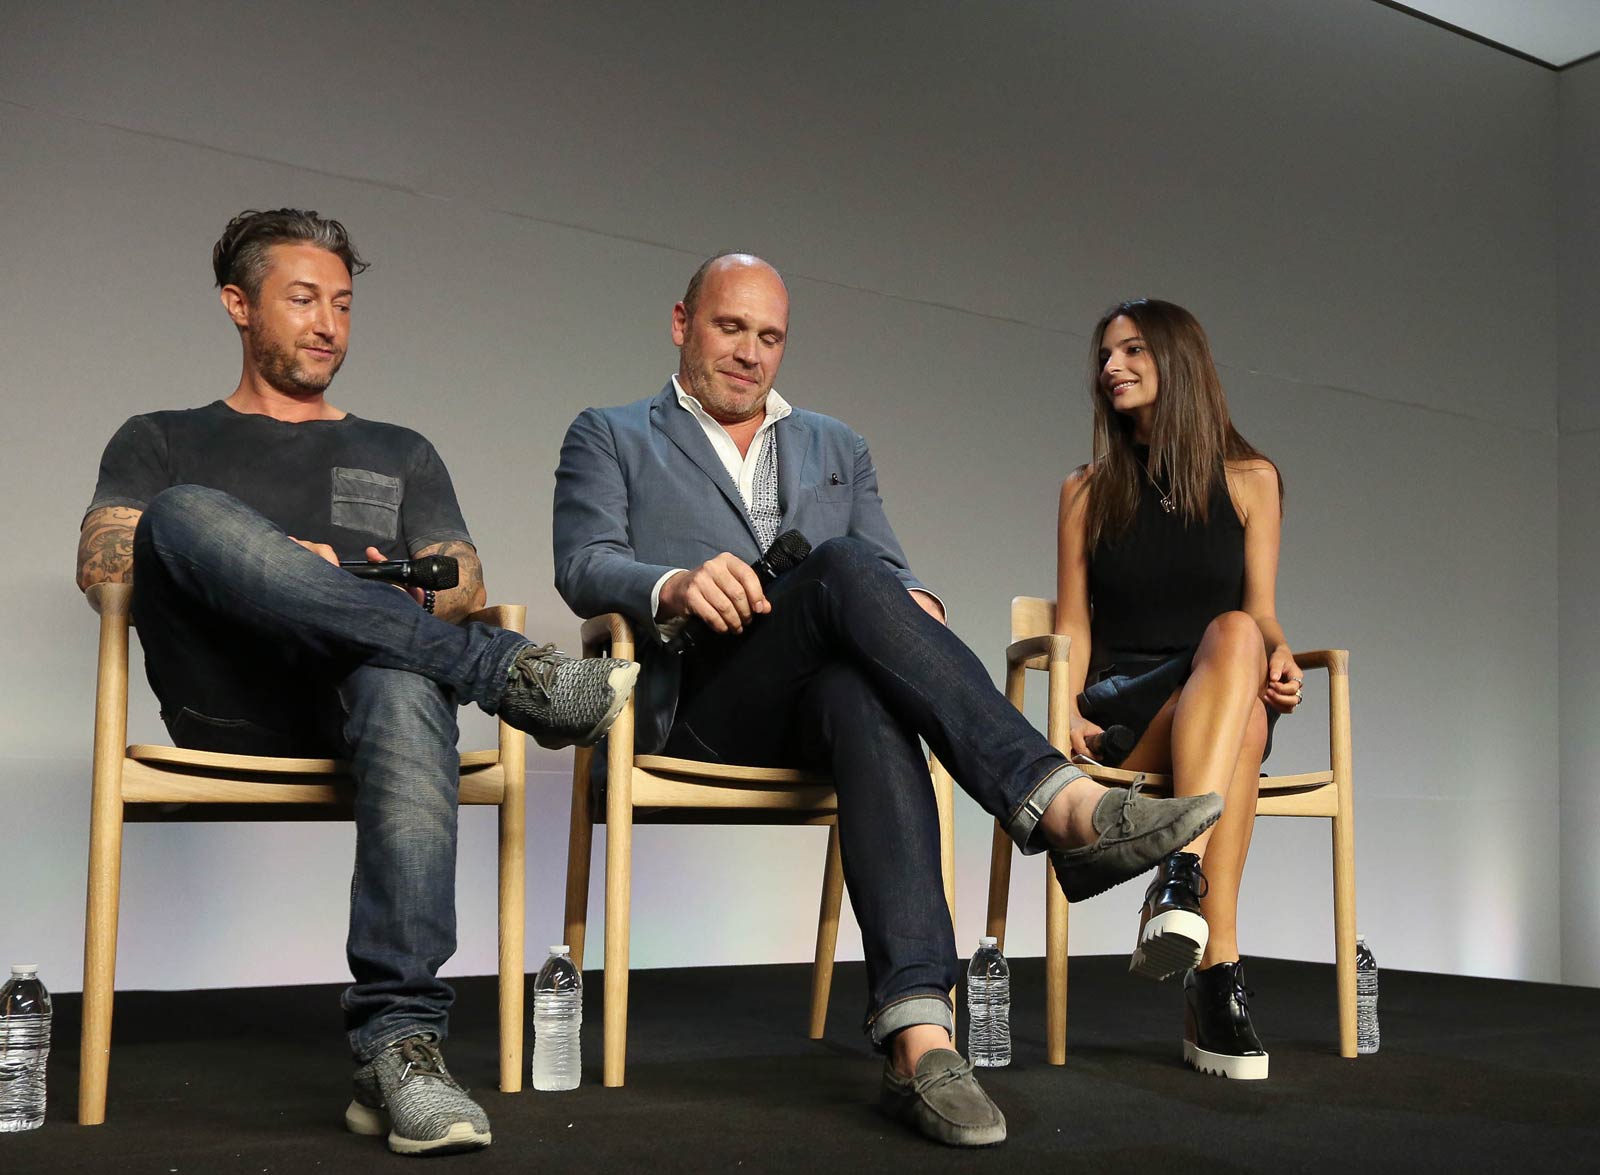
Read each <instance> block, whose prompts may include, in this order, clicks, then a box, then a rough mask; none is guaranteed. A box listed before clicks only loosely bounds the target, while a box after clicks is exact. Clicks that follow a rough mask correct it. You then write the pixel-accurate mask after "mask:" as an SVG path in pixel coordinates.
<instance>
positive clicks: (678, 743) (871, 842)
mask: <svg viewBox="0 0 1600 1175" xmlns="http://www.w3.org/2000/svg"><path fill="white" fill-rule="evenodd" d="M788 321H789V298H788V290H787V288H786V287H785V286H784V283H783V280H782V278H781V277H780V276H779V275H778V273H777V271H776V270H775V269H773V268H772V266H770V265H768V264H767V263H766V262H765V261H762V260H761V259H760V258H758V257H754V256H751V255H749V254H744V253H729V254H719V255H718V256H716V257H713V258H711V259H709V260H708V261H706V262H705V263H704V264H703V265H701V266H700V268H699V269H698V270H697V271H696V272H695V274H694V276H693V277H692V278H691V279H690V281H689V285H688V288H687V289H686V290H685V292H684V296H683V299H682V300H681V301H679V302H678V303H677V304H676V305H675V306H674V307H673V312H672V338H673V342H674V343H675V344H676V345H677V347H678V349H679V362H678V371H677V373H676V374H675V375H674V376H673V377H672V379H671V380H670V381H669V382H668V384H667V386H666V387H665V388H663V389H662V390H661V392H660V393H659V394H657V395H655V396H653V397H650V398H648V399H645V400H640V401H637V402H635V403H632V404H627V405H624V406H622V407H618V408H604V409H599V408H590V409H588V410H586V411H585V412H583V413H582V414H580V415H579V416H578V418H577V419H576V420H575V421H574V422H573V424H572V426H571V427H570V428H569V429H568V431H567V436H566V439H565V441H564V443H563V445H562V450H561V465H560V468H559V470H558V471H557V474H556V492H555V519H554V542H555V567H556V587H557V589H558V590H559V591H560V592H561V595H562V598H564V599H565V600H566V601H567V603H568V604H569V605H570V606H571V607H572V609H573V610H574V611H575V612H577V613H578V614H579V615H582V616H594V615H598V614H600V613H603V612H612V611H616V612H622V613H624V614H626V615H627V616H629V617H630V619H631V620H632V621H633V623H634V625H635V628H636V630H637V631H638V632H639V633H640V636H641V639H640V646H641V649H640V660H641V661H642V662H643V663H644V669H643V671H642V673H641V675H640V681H639V684H638V686H637V687H636V689H635V698H636V699H637V701H636V706H637V712H638V723H637V728H636V742H637V749H638V750H639V751H640V752H642V753H649V752H654V751H659V750H665V751H666V752H668V753H670V754H673V755H678V756H681V757H684V758H693V759H701V760H707V761H712V762H716V761H725V762H731V763H744V764H750V765H756V766H761V765H770V766H780V765H784V766H807V767H814V768H818V769H821V770H825V771H828V772H830V773H831V774H832V776H833V779H834V784H835V788H836V790H837V792H838V797H839V838H840V851H841V856H842V858H843V862H844V871H845V883H846V885H847V887H848V888H849V891H850V900H851V905H852V907H853V908H854V910H855V913H856V919H857V921H858V922H859V924H860V926H861V933H862V942H863V947H864V949H865V954H866V963H867V981H868V988H869V992H868V1002H867V1015H866V1031H867V1033H868V1035H869V1036H870V1037H871V1039H872V1041H873V1043H874V1045H875V1046H877V1047H878V1048H879V1049H881V1050H882V1051H883V1052H884V1053H885V1054H886V1059H885V1064H884V1073H883V1085H882V1093H881V1103H882V1105H883V1108H884V1109H885V1111H886V1112H887V1113H889V1114H890V1116H892V1117H895V1118H897V1119H899V1120H901V1121H904V1122H905V1123H907V1124H908V1125H910V1126H911V1127H912V1128H913V1129H916V1130H918V1131H919V1132H921V1133H922V1134H924V1135H926V1136H927V1137H930V1138H933V1139H935V1140H936V1141H939V1142H943V1143H947V1144H950V1145H955V1146H988V1145H993V1144H995V1143H998V1142H1001V1141H1003V1140H1004V1138H1005V1133H1006V1126H1005V1119H1004V1117H1003V1116H1002V1115H1001V1113H1000V1111H999V1109H998V1108H997V1107H996V1106H995V1105H994V1103H993V1102H992V1101H991V1100H990V1099H989V1097H988V1095H987V1094H985V1093H984V1091H983V1090H982V1089H981V1088H980V1087H979V1085H978V1083H977V1080H976V1078H975V1077H974V1075H973V1073H972V1070H971V1066H970V1065H969V1064H968V1063H967V1062H966V1061H964V1060H963V1059H962V1058H961V1056H960V1055H959V1054H958V1053H957V1052H955V1050H954V1047H953V1044H952V1041H951V1030H952V1026H953V1017H952V1011H951V1007H950V1002H949V991H950V989H951V988H952V987H953V986H954V985H955V983H956V981H957V979H958V977H959V974H960V959H959V957H958V955H957V954H956V948H955V938H954V933H953V930H952V928H951V924H950V913H949V910H948V908H947V907H946V906H945V903H944V895H943V887H942V884H941V879H940V861H939V828H938V813H937V809H936V806H935V803H934V796H933V789H932V786H931V782H930V780H929V778H928V771H927V763H926V760H925V759H924V758H923V753H922V749H921V743H920V740H921V739H924V738H925V739H927V741H928V744H929V745H930V746H931V747H932V748H933V749H934V751H935V753H937V754H938V755H939V757H940V760H941V761H942V762H944V763H945V764H946V765H947V766H948V767H949V768H950V770H951V773H952V775H954V777H955V778H956V780H957V781H958V782H959V783H960V784H961V786H962V787H963V788H964V789H965V790H966V791H967V792H968V793H969V794H970V795H972V796H973V798H974V799H976V800H977V801H978V803H979V804H980V805H982V806H983V807H984V808H985V809H986V810H987V811H989V812H991V813H992V814H994V815H995V816H996V817H998V818H999V819H1000V820H1001V821H1002V822H1003V824H1004V825H1005V827H1006V828H1007V830H1008V831H1009V832H1010V834H1011V835H1012V837H1013V838H1014V839H1015V840H1016V842H1017V843H1018V844H1019V845H1020V846H1021V847H1022V849H1023V851H1024V852H1040V851H1045V850H1048V851H1049V852H1050V857H1051V863H1052V865H1053V866H1054V868H1055V871H1056V875H1057V877H1058V878H1059V879H1060V881H1061V885H1062V888H1063V890H1064V891H1065V892H1066V895H1067V897H1068V898H1069V899H1072V900H1078V899H1081V898H1084V897H1088V896H1091V895H1092V894H1095V893H1099V892H1101V891H1103V890H1105V889H1108V888H1110V887H1111V886H1112V885H1116V884H1118V883H1120V882H1122V881H1126V880H1128V879H1129V878H1131V877H1134V876H1136V875H1137V874H1139V873H1141V872H1143V871H1144V870H1146V869H1148V868H1149V867H1150V866H1152V865H1154V864H1155V863H1156V862H1157V861H1159V860H1160V859H1161V858H1162V857H1164V856H1166V855H1167V853H1169V852H1172V851H1174V850H1176V849H1178V848H1180V847H1182V846H1183V845H1184V844H1187V843H1188V842H1189V841H1190V840H1192V839H1193V837H1194V836H1195V835H1197V834H1198V833H1199V832H1201V831H1203V830H1204V829H1205V828H1206V827H1209V825H1210V824H1211V823H1212V822H1213V821H1215V819H1216V818H1217V815H1218V813H1219V812H1220V810H1221V804H1220V801H1218V800H1217V798H1216V797H1214V796H1199V797H1191V798H1185V799H1174V800H1152V799H1148V798H1146V797H1144V796H1142V795H1138V794H1136V793H1131V792H1127V791H1125V790H1124V789H1120V788H1116V789H1107V788H1104V787H1102V786H1101V785H1100V784H1098V783H1095V782H1094V781H1093V780H1090V779H1088V778H1087V777H1086V776H1084V775H1083V774H1082V773H1081V772H1079V771H1078V770H1077V769H1076V768H1075V767H1073V766H1072V765H1071V764H1070V763H1069V762H1067V760H1066V759H1065V758H1064V757H1063V756H1062V755H1061V754H1060V753H1059V752H1057V751H1056V750H1055V749H1054V748H1052V747H1051V746H1050V745H1049V743H1048V742H1046V741H1045V739H1044V738H1043V737H1042V736H1041V735H1040V734H1039V733H1038V732H1037V731H1036V730H1034V728H1033V727H1032V726H1031V725H1030V724H1029V723H1028V722H1027V720H1026V719H1025V718H1023V717H1022V716H1021V715H1020V714H1019V713H1018V712H1017V710H1016V709H1015V708H1014V707H1012V706H1011V705H1010V704H1009V703H1008V702H1007V701H1006V700H1005V698H1004V697H1003V696H1002V695H1001V694H1000V693H999V692H998V691H996V690H995V688H994V686H993V683H992V682H991V681H990V679H989V675H988V673H987V671H986V670H985V669H984V668H983V665H982V663H981V662H980V661H979V660H978V658H977V657H976V656H974V655H973V653H972V652H971V650H969V649H968V648H967V647H966V646H965V645H963V644H962V643H961V641H960V640H959V639H957V638H956V637H955V636H954V634H952V633H951V632H950V631H949V629H947V628H946V627H945V626H944V623H943V616H944V609H943V606H942V604H941V603H940V602H939V600H938V599H937V598H936V597H935V596H934V595H933V594H932V593H931V592H929V590H928V589H927V588H926V587H924V586H923V584H922V583H921V582H920V581H919V580H918V579H917V578H916V576H914V575H913V574H912V572H911V569H910V567H909V565H908V563H907V560H906V557H905V554H904V552H903V551H902V550H901V547H900V544H899V541H898V540H897V539H896V538H895V536H894V531H893V530H892V529H891V528H890V526H889V521H888V519H887V517H886V516H885V514H884V510H883V502H882V500H881V499H880V498H879V496H878V483H877V474H876V471H875V470H874V468H873V464H872V457H871V454H870V453H869V452H868V450H867V445H866V442H865V441H864V440H862V438H861V437H860V436H859V435H858V434H857V433H856V432H855V431H854V430H853V429H851V428H850V427H849V426H847V425H845V424H843V423H841V422H840V421H838V420H834V419H832V418H831V417H827V416H823V415H820V414H818V413H815V412H807V411H805V410H803V409H799V408H795V407H792V406H791V405H790V404H789V403H788V402H787V401H786V400H784V398H783V397H782V396H780V395H779V394H778V393H777V392H776V391H775V390H774V388H773V384H774V381H775V379H776V377H777V373H778V367H779V364H780V363H781V362H782V359H783V353H784V348H785V346H786V343H787V338H788ZM788 530H798V531H799V532H800V533H802V534H803V535H805V537H806V538H807V539H808V540H809V541H810V542H811V544H813V548H814V549H813V551H812V553H811V555H810V556H809V557H808V558H807V559H806V560H805V561H804V562H802V563H801V564H800V565H799V566H798V567H796V568H795V569H793V570H792V571H789V572H787V573H786V574H784V575H782V576H780V577H779V578H778V579H777V581H776V582H775V583H773V584H772V585H771V586H763V584H762V582H761V580H760V578H759V577H758V576H757V574H756V572H755V571H754V569H753V568H752V566H751V564H753V563H755V562H756V561H757V560H758V559H759V558H760V557H761V555H762V553H763V552H764V551H765V550H766V549H767V548H768V547H769V546H770V545H771V543H772V541H773V539H774V538H775V537H776V536H777V535H779V534H782V533H783V532H785V531H788ZM690 622H693V623H695V624H696V625H699V626H703V627H702V628H701V629H700V631H701V633H702V635H701V636H700V637H699V639H697V640H695V641H694V642H693V644H692V645H691V646H690V647H689V648H688V649H687V650H686V651H678V649H679V646H680V644H681V642H680V641H677V640H674V639H673V638H674V637H675V636H676V634H677V633H678V632H679V630H681V628H682V626H683V625H685V624H687V623H690ZM652 635H658V636H659V638H660V639H651V638H652Z"/></svg>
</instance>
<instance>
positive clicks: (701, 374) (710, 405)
mask: <svg viewBox="0 0 1600 1175" xmlns="http://www.w3.org/2000/svg"><path fill="white" fill-rule="evenodd" d="M690 360H691V361H690V362H689V363H688V364H687V365H686V366H687V367H688V369H689V390H690V391H691V392H692V393H694V398H695V399H696V400H699V401H700V406H701V407H702V408H704V409H705V410H706V412H707V413H708V414H709V415H710V416H711V417H712V418H713V419H714V420H716V421H717V423H719V424H723V425H728V424H741V423H743V422H744V421H746V420H749V419H750V418H751V417H752V416H759V415H760V414H761V413H762V412H764V411H765V410H766V407H767V392H768V391H770V389H766V388H764V389H762V391H761V394H760V395H759V396H758V397H757V398H756V399H755V400H754V401H749V402H747V401H745V400H741V399H736V398H733V397H730V396H727V395H725V394H724V393H723V392H722V390H721V389H720V388H718V387H717V383H716V371H715V369H714V368H712V367H710V366H709V365H707V364H706V363H704V362H703V361H701V360H700V358H699V356H691V357H690Z"/></svg>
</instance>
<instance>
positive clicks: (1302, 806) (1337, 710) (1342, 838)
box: [988, 596, 1356, 1065]
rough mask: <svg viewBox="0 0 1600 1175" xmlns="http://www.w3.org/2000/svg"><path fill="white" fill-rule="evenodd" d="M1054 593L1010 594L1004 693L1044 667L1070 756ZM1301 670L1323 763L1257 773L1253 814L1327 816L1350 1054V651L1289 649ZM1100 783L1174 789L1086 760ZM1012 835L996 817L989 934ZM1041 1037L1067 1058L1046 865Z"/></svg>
mask: <svg viewBox="0 0 1600 1175" xmlns="http://www.w3.org/2000/svg"><path fill="white" fill-rule="evenodd" d="M1055 621H1056V605H1055V601H1054V600H1041V599H1038V598H1036V597H1033V596H1018V597H1017V598H1016V599H1014V600H1012V601H1011V642H1012V643H1011V645H1010V647H1009V648H1008V649H1006V697H1008V698H1009V699H1010V700H1011V702H1012V704H1014V705H1015V706H1016V707H1017V708H1018V709H1019V710H1020V709H1021V708H1022V704H1023V691H1024V687H1025V676H1026V673H1027V671H1028V670H1029V669H1041V670H1044V671H1045V672H1046V673H1047V675H1048V690H1049V692H1048V699H1049V701H1048V710H1047V718H1046V736H1047V737H1048V738H1049V740H1050V744H1051V745H1052V746H1054V747H1055V748H1056V749H1057V750H1059V751H1061V752H1062V753H1064V754H1067V755H1070V754H1071V753H1072V751H1071V743H1070V741H1069V738H1068V733H1069V724H1070V721H1071V718H1070V715H1071V709H1070V699H1069V697H1068V689H1069V688H1070V687H1069V686H1068V684H1067V682H1068V677H1067V656H1068V652H1069V646H1070V644H1071V640H1070V639H1069V638H1068V637H1065V636H1060V635H1058V634H1057V633H1056V631H1055ZM1295 661H1296V662H1297V663H1298V664H1299V666H1300V668H1301V669H1304V670H1312V669H1324V670H1326V671H1327V673H1328V768H1327V770H1324V771H1312V772H1308V773H1306V774H1303V775H1267V776H1263V777H1262V779H1261V795H1260V798H1259V800H1258V801H1257V803H1256V815H1257V816H1323V817H1327V818H1328V819H1330V820H1331V821H1332V822H1333V942H1334V954H1335V958H1336V960H1337V964H1336V967H1335V982H1336V986H1337V988H1338V999H1339V1053H1340V1055H1341V1056H1345V1057H1353V1056H1355V1055H1356V880H1355V817H1354V814H1353V810H1352V804H1353V798H1352V797H1353V794H1354V793H1353V790H1352V783H1351V753H1350V654H1349V653H1348V652H1347V651H1345V650H1344V649H1319V650H1317V651H1314V652H1308V653H1296V654H1295ZM1083 770H1084V771H1085V772H1087V773H1088V774H1089V775H1091V776H1093V777H1094V778H1095V779H1098V780H1100V781H1101V782H1102V783H1108V784H1129V783H1132V782H1133V781H1134V780H1136V779H1141V778H1142V779H1143V780H1144V781H1145V783H1146V785H1147V787H1146V790H1148V791H1149V792H1151V793H1152V794H1155V795H1161V794H1166V795H1171V794H1172V777H1171V776H1169V775H1156V774H1151V773H1149V772H1133V771H1120V770H1116V769H1114V768H1109V767H1096V766H1088V765H1085V766H1084V768H1083ZM1011 849H1012V842H1011V838H1010V837H1009V836H1007V835H1006V833H1005V830H1004V829H1003V828H1001V827H1000V826H999V825H998V824H996V826H995V830H994V844H993V847H992V849H991V854H990V859H989V921H988V927H989V930H988V933H990V934H992V935H994V936H995V937H996V938H998V939H999V940H1000V943H1001V946H1002V948H1003V947H1004V945H1005V936H1006V902H1007V898H1008V897H1009V895H1010V890H1011ZM1045 892H1046V904H1045V1041H1046V1049H1047V1053H1048V1056H1049V1060H1050V1063H1051V1064H1052V1065H1064V1064H1066V1061H1067V899H1066V896H1065V895H1064V894H1063V893H1062V892H1061V887H1060V886H1059V885H1058V884H1057V883H1056V880H1055V874H1054V872H1052V871H1051V870H1050V869H1049V868H1048V867H1047V868H1046V869H1045Z"/></svg>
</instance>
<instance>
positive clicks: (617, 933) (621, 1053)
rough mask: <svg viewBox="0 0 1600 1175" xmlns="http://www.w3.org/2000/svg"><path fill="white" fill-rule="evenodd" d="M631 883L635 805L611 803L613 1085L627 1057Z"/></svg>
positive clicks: (608, 1081)
mask: <svg viewBox="0 0 1600 1175" xmlns="http://www.w3.org/2000/svg"><path fill="white" fill-rule="evenodd" d="M619 809H620V811H619ZM632 886H633V807H632V805H631V804H629V805H628V806H627V807H626V808H623V807H622V805H619V804H612V805H610V808H609V810H608V811H607V813H606V958H605V969H606V970H605V1001H606V1010H605V1068H604V1083H605V1085H606V1086H607V1087H609V1088H613V1089H614V1088H616V1087H618V1086H620V1085H621V1084H622V1081H623V1074H624V1071H625V1069H626V1067H627V1059H628V914H629V909H628V907H629V902H630V899H631V896H632Z"/></svg>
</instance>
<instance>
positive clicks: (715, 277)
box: [672, 253, 789, 426]
mask: <svg viewBox="0 0 1600 1175" xmlns="http://www.w3.org/2000/svg"><path fill="white" fill-rule="evenodd" d="M788 336H789V291H788V289H787V287H785V286H784V284H783V278H782V277H780V276H779V274H778V271H777V270H776V269H774V268H773V267H772V266H771V265H768V264H767V263H766V262H765V261H763V260H761V258H759V257H757V256H755V255H754V254H753V253H719V254H717V255H716V256H715V257H712V258H709V259H708V260H707V261H706V262H705V263H704V264H702V265H701V266H700V268H699V269H697V270H695V273H694V276H693V277H692V278H690V279H689V286H688V288H687V289H686V290H685V291H684V294H683V300H682V301H681V302H679V303H678V304H677V305H676V306H674V307H673V308H672V341H673V343H675V344H676V345H677V347H678V349H679V355H678V376H679V380H678V382H679V383H680V384H681V385H682V386H683V389H684V391H686V392H688V393H689V395H691V396H693V397H694V398H695V399H696V400H698V401H700V404H701V406H702V407H704V408H705V410H706V411H707V412H708V413H709V414H710V415H711V417H712V419H714V420H717V421H719V422H721V423H722V424H723V425H724V426H727V425H732V424H739V423H743V422H745V421H749V420H752V419H754V418H755V417H757V416H759V415H761V413H762V412H763V410H764V409H765V407H766V402H767V393H768V392H770V391H771V390H772V382H773V380H775V379H776V378H777V376H778V365H779V364H780V363H782V362H783V349H784V344H785V342H786V341H787V339H788Z"/></svg>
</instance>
